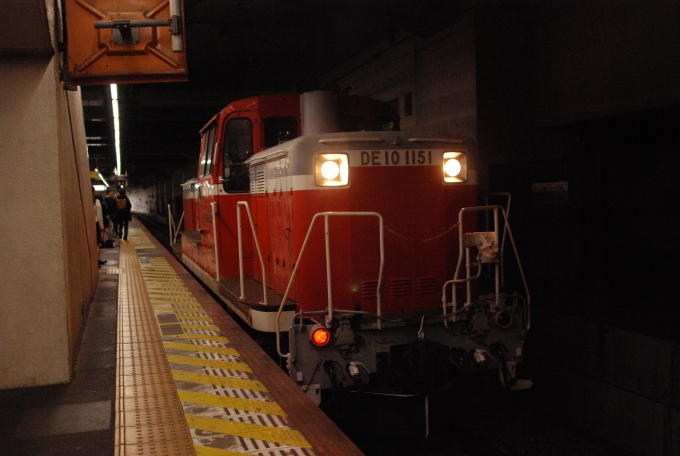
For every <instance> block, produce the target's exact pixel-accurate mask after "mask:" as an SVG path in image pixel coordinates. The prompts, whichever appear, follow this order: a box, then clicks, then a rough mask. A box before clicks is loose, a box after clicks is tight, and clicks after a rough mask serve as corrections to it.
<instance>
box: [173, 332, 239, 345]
mask: <svg viewBox="0 0 680 456" xmlns="http://www.w3.org/2000/svg"><path fill="white" fill-rule="evenodd" d="M175 339H195V340H207V341H210V342H220V343H223V344H228V343H229V339H227V338H226V337H224V336H206V335H203V334H178V335H177V336H175Z"/></svg>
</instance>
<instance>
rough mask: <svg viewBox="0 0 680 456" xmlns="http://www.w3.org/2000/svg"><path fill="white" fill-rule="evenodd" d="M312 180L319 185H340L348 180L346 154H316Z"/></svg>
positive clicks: (345, 183)
mask: <svg viewBox="0 0 680 456" xmlns="http://www.w3.org/2000/svg"><path fill="white" fill-rule="evenodd" d="M314 182H315V183H316V185H319V186H321V187H341V186H343V185H347V183H348V182H349V160H348V159H347V154H316V155H315V156H314Z"/></svg>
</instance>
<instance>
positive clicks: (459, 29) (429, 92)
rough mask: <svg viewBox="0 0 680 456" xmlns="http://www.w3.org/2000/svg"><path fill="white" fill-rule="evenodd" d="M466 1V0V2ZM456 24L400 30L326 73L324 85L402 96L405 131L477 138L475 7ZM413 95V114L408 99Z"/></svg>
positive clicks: (374, 94)
mask: <svg viewBox="0 0 680 456" xmlns="http://www.w3.org/2000/svg"><path fill="white" fill-rule="evenodd" d="M463 3H468V2H463ZM461 9H462V10H463V12H462V13H461V16H460V19H459V20H458V22H457V23H456V24H455V25H453V26H451V27H449V28H446V29H444V30H442V31H441V32H439V33H437V34H435V35H432V36H428V37H422V36H421V37H419V36H415V35H411V34H409V33H407V32H398V33H397V34H396V37H395V40H394V42H393V43H389V42H387V41H385V42H383V43H380V44H378V45H376V46H374V47H372V48H370V49H368V50H367V51H366V52H364V53H362V54H360V55H358V56H356V57H355V58H354V59H352V60H350V61H349V62H347V63H345V64H343V65H342V66H340V67H338V68H336V69H334V70H333V71H331V72H329V73H327V74H326V75H324V76H323V77H322V79H321V80H320V86H329V85H333V84H337V85H338V86H339V87H340V88H341V89H344V88H348V87H351V91H350V93H351V94H354V95H367V96H371V97H373V98H377V99H379V100H383V101H391V100H394V99H398V100H399V114H400V116H401V129H402V130H406V131H408V130H414V129H418V130H421V131H429V132H432V133H435V134H439V135H451V134H456V135H464V136H467V137H469V138H471V139H473V140H474V141H476V140H477V99H476V84H477V79H476V69H475V28H474V9H472V8H470V7H469V6H466V5H463V6H462V7H461ZM408 94H410V96H411V98H412V107H413V108H412V109H413V112H412V114H411V115H407V113H406V112H405V99H406V96H407V95H408Z"/></svg>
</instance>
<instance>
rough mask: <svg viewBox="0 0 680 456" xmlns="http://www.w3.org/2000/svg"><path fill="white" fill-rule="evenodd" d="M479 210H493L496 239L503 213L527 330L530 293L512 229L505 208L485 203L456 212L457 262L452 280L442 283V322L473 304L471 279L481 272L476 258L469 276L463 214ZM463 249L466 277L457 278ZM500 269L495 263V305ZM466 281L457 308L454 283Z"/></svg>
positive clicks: (497, 295) (529, 312)
mask: <svg viewBox="0 0 680 456" xmlns="http://www.w3.org/2000/svg"><path fill="white" fill-rule="evenodd" d="M481 211H494V233H495V235H496V239H498V225H499V223H498V222H499V218H498V213H499V211H500V213H501V214H502V215H503V220H504V222H505V229H506V230H507V233H508V236H509V238H510V243H511V244H512V249H513V252H514V253H515V259H516V260H517V266H518V268H519V272H520V275H521V277H522V283H523V285H524V291H525V293H526V295H527V300H526V308H525V314H526V318H525V325H526V326H525V327H526V329H527V330H528V329H529V328H530V327H531V294H530V293H529V286H528V285H527V281H526V276H525V275H524V269H523V268H522V263H521V261H520V259H519V253H518V252H517V245H516V244H515V238H514V237H513V235H512V229H511V228H510V222H509V221H508V214H507V212H506V211H505V209H504V208H503V207H502V206H499V205H487V206H474V207H464V208H462V209H461V210H460V212H459V213H458V223H459V225H458V263H457V265H456V272H455V274H454V276H453V279H452V280H449V281H447V282H445V283H444V285H443V287H442V304H443V310H444V317H445V319H444V324H445V325H446V324H447V322H448V318H449V317H455V316H456V315H457V314H459V313H460V312H462V311H463V310H465V309H467V308H469V307H471V306H472V305H473V303H472V296H471V295H472V289H471V281H472V280H475V279H477V278H479V276H480V274H481V269H482V265H481V260H478V263H477V267H478V271H477V274H476V275H475V276H471V275H470V272H471V269H472V263H470V248H469V247H465V246H464V235H463V214H465V213H466V212H481ZM463 250H465V258H466V264H465V267H466V277H465V278H458V276H459V273H460V269H461V265H462V263H463ZM499 276H500V270H499V263H496V305H498V300H499V297H500V278H499ZM463 282H465V283H466V291H467V300H466V302H465V304H464V305H463V307H462V308H460V309H458V302H457V298H456V284H457V283H463ZM449 285H451V297H452V302H451V304H452V307H453V310H452V312H451V313H450V314H447V308H448V307H449V306H448V305H447V303H446V287H447V286H449Z"/></svg>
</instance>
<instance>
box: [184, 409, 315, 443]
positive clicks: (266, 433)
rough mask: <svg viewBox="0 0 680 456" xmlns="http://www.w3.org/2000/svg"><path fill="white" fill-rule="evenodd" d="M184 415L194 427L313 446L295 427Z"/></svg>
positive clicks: (270, 440) (258, 438) (245, 436)
mask: <svg viewBox="0 0 680 456" xmlns="http://www.w3.org/2000/svg"><path fill="white" fill-rule="evenodd" d="M184 416H185V417H186V419H187V424H188V425H189V427H190V428H193V429H200V430H202V431H210V432H220V433H222V434H231V435H237V436H239V437H243V438H246V439H255V440H264V441H267V442H276V443H279V444H282V445H291V446H298V447H302V448H311V447H312V446H311V445H310V444H309V442H307V439H305V438H304V437H303V436H302V434H301V433H300V432H299V431H296V430H293V429H285V428H284V429H281V428H271V427H268V426H262V425H259V424H252V423H242V422H239V421H230V420H220V419H217V418H210V417H207V416H200V415H191V414H188V413H187V414H185V415H184Z"/></svg>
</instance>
